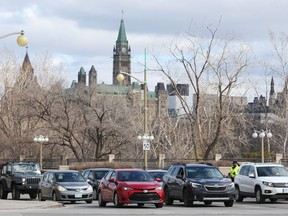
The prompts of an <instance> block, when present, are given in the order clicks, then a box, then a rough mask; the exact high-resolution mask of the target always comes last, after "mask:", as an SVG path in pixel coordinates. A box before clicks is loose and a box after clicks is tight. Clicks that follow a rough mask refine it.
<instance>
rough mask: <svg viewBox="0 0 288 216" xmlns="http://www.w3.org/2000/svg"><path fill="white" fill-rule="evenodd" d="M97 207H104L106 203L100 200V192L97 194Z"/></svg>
mask: <svg viewBox="0 0 288 216" xmlns="http://www.w3.org/2000/svg"><path fill="white" fill-rule="evenodd" d="M98 205H99V206H100V207H105V206H106V202H105V201H103V200H102V194H101V193H100V191H99V192H98Z"/></svg>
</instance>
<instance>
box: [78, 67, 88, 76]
mask: <svg viewBox="0 0 288 216" xmlns="http://www.w3.org/2000/svg"><path fill="white" fill-rule="evenodd" d="M78 74H79V75H80V74H81V75H86V72H85V70H84V68H83V67H81V68H80V71H79V72H78Z"/></svg>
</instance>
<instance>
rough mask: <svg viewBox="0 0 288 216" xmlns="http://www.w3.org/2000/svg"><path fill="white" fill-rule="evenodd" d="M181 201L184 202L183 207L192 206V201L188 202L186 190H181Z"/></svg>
mask: <svg viewBox="0 0 288 216" xmlns="http://www.w3.org/2000/svg"><path fill="white" fill-rule="evenodd" d="M183 200H184V206H185V207H191V206H192V205H193V201H190V200H189V196H188V192H187V189H186V188H185V189H184V190H183Z"/></svg>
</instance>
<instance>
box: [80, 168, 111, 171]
mask: <svg viewBox="0 0 288 216" xmlns="http://www.w3.org/2000/svg"><path fill="white" fill-rule="evenodd" d="M111 169H112V168H89V169H85V170H83V171H87V170H90V171H98V170H99V171H103V170H104V171H109V170H111Z"/></svg>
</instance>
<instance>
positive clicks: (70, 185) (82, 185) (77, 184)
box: [57, 182, 89, 188]
mask: <svg viewBox="0 0 288 216" xmlns="http://www.w3.org/2000/svg"><path fill="white" fill-rule="evenodd" d="M57 185H61V186H63V187H65V188H87V187H88V186H89V184H88V183H87V182H57Z"/></svg>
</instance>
